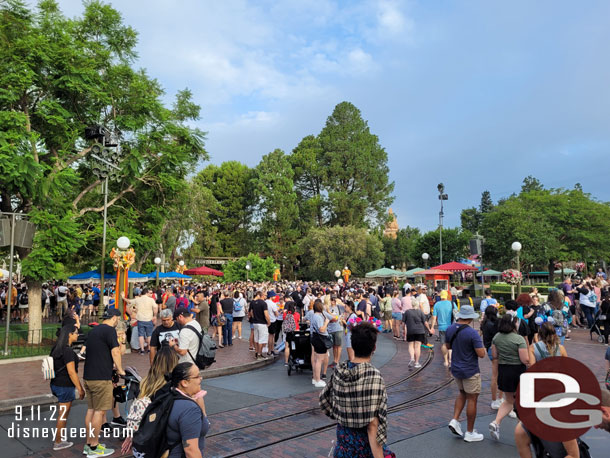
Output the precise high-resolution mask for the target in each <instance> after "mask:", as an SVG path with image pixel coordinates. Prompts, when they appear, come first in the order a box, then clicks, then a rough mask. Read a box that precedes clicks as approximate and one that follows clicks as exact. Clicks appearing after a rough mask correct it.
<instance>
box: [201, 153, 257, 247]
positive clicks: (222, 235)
mask: <svg viewBox="0 0 610 458" xmlns="http://www.w3.org/2000/svg"><path fill="white" fill-rule="evenodd" d="M253 177H254V173H253V170H252V169H250V168H249V167H248V166H247V165H244V164H241V163H240V162H237V161H228V162H223V163H222V164H221V165H220V166H216V165H208V166H207V167H206V168H205V169H203V170H202V171H201V172H199V174H197V176H196V177H195V178H194V179H193V183H194V185H195V186H196V187H200V188H206V189H209V190H210V191H211V193H212V195H213V197H214V199H215V201H216V205H214V207H213V208H211V209H209V210H208V211H209V217H210V220H211V223H212V225H213V227H214V228H215V229H216V231H215V239H216V240H217V243H218V245H219V251H220V253H219V254H221V255H223V256H239V255H243V254H246V253H247V252H248V251H249V248H250V243H249V242H250V237H249V232H248V226H249V224H250V219H251V213H252V205H253V203H254V193H253V189H252V186H251V183H250V181H251V180H252V178H253ZM202 210H203V209H202Z"/></svg>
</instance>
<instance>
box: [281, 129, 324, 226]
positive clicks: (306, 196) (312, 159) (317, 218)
mask: <svg viewBox="0 0 610 458" xmlns="http://www.w3.org/2000/svg"><path fill="white" fill-rule="evenodd" d="M323 153H324V151H323V149H322V146H321V145H320V139H319V138H318V137H315V136H313V135H308V136H307V137H305V138H303V140H301V142H300V143H299V145H298V146H297V147H296V148H295V149H294V150H292V154H291V155H290V157H289V161H290V164H291V165H292V170H293V171H294V190H295V192H296V194H297V204H298V206H299V215H300V217H301V218H300V223H301V227H302V228H303V229H304V230H303V232H307V229H308V228H310V227H312V226H317V227H322V226H323V225H324V224H325V222H326V221H327V220H328V215H327V210H326V206H327V202H326V198H325V196H324V191H325V182H327V181H328V178H327V173H326V170H325V169H324V167H323V166H322V162H321V161H322V156H323Z"/></svg>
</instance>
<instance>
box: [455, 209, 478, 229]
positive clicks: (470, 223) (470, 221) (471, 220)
mask: <svg viewBox="0 0 610 458" xmlns="http://www.w3.org/2000/svg"><path fill="white" fill-rule="evenodd" d="M460 220H461V222H462V229H463V230H465V231H469V232H472V233H475V232H477V231H478V230H479V225H480V224H481V213H480V212H479V211H478V210H477V209H476V207H472V208H465V209H463V210H462V212H461V213H460Z"/></svg>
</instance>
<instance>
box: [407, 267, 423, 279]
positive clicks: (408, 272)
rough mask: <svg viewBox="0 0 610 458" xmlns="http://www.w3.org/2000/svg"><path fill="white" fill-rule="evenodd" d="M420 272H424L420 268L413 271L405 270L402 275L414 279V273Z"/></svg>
mask: <svg viewBox="0 0 610 458" xmlns="http://www.w3.org/2000/svg"><path fill="white" fill-rule="evenodd" d="M422 270H424V269H422V268H421V267H415V268H414V269H411V270H407V271H406V272H404V274H405V277H409V278H412V277H415V274H416V273H418V272H421V271H422Z"/></svg>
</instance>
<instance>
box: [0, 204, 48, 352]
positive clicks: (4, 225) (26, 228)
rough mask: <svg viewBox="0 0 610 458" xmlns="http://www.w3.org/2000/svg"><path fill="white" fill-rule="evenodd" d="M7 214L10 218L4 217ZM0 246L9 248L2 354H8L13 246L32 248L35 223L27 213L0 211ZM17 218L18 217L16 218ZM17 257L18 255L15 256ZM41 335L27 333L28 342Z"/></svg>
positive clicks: (32, 341)
mask: <svg viewBox="0 0 610 458" xmlns="http://www.w3.org/2000/svg"><path fill="white" fill-rule="evenodd" d="M4 216H9V217H10V218H4ZM0 217H2V218H0V247H5V246H10V248H9V268H8V290H7V291H6V327H5V334H4V355H8V351H9V350H8V337H9V326H10V320H11V306H12V305H15V304H12V303H11V302H12V299H13V265H14V264H13V263H14V258H15V256H16V255H15V247H16V246H17V247H20V248H32V246H33V244H34V232H36V225H34V224H33V223H30V222H29V221H27V220H26V218H27V217H28V215H27V214H23V213H5V212H0ZM17 218H19V219H17ZM17 257H18V256H17ZM41 338H42V336H41V335H37V336H34V335H32V334H30V333H28V343H39V342H40V340H41Z"/></svg>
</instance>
